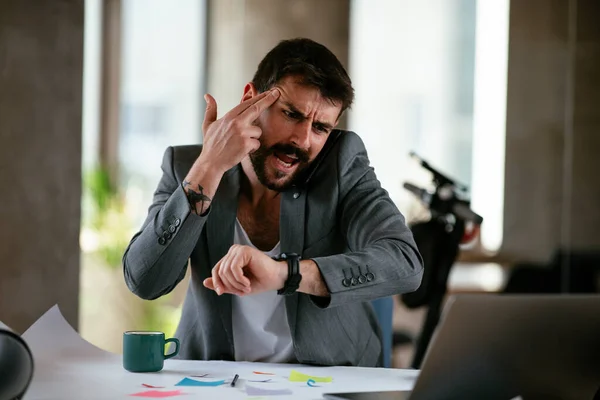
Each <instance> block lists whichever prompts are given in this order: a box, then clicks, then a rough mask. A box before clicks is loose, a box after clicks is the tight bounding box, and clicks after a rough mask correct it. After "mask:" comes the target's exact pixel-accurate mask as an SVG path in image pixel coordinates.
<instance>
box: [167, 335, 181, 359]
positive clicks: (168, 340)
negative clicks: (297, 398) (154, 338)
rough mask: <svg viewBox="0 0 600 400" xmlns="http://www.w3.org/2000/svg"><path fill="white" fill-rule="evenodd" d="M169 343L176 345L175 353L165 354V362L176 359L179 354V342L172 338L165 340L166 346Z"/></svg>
mask: <svg viewBox="0 0 600 400" xmlns="http://www.w3.org/2000/svg"><path fill="white" fill-rule="evenodd" d="M167 343H175V351H173V352H172V353H171V354H165V360H166V359H168V358H171V357H175V356H176V355H177V354H178V353H179V340H178V339H176V338H170V339H167V340H165V345H166V344H167Z"/></svg>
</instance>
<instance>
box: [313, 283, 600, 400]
mask: <svg viewBox="0 0 600 400" xmlns="http://www.w3.org/2000/svg"><path fill="white" fill-rule="evenodd" d="M518 396H521V397H522V398H523V399H524V400H529V399H550V400H551V399H561V400H570V399H573V400H575V399H577V400H582V399H590V400H592V399H600V296H598V295H495V294H479V295H478V294H469V295H458V296H453V297H450V298H449V299H448V303H447V305H446V308H445V313H444V315H443V316H442V319H441V322H440V325H439V326H438V329H437V330H436V333H435V334H434V336H433V338H432V341H431V344H430V346H429V348H428V350H427V353H426V355H425V358H424V360H423V363H422V368H421V372H420V374H419V377H418V379H417V380H416V382H415V386H414V388H413V390H412V391H410V392H408V391H407V392H391V391H390V392H370V393H367V392H365V393H327V394H324V397H325V398H326V399H330V400H405V399H409V400H431V399H489V400H495V399H498V400H509V399H513V398H515V397H518ZM595 396H597V397H595Z"/></svg>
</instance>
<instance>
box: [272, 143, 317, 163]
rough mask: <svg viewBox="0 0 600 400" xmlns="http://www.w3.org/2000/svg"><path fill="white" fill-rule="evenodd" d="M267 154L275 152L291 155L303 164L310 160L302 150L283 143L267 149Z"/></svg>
mask: <svg viewBox="0 0 600 400" xmlns="http://www.w3.org/2000/svg"><path fill="white" fill-rule="evenodd" d="M269 152H270V153H271V154H273V153H275V152H277V153H283V154H293V155H295V156H296V157H297V158H298V161H299V162H303V163H307V162H308V160H309V159H310V157H309V156H308V152H306V151H305V150H302V149H300V148H298V147H296V146H294V145H291V144H283V143H277V144H274V145H273V146H271V148H270V149H269Z"/></svg>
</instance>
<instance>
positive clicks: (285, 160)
mask: <svg viewBox="0 0 600 400" xmlns="http://www.w3.org/2000/svg"><path fill="white" fill-rule="evenodd" d="M273 156H274V158H275V160H276V163H277V164H278V165H279V166H281V167H283V168H284V169H290V168H292V167H293V166H294V165H296V164H298V162H299V160H298V156H296V155H295V154H286V153H281V152H277V151H276V152H274V153H273Z"/></svg>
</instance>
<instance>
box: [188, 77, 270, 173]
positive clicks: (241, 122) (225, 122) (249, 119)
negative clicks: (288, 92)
mask: <svg viewBox="0 0 600 400" xmlns="http://www.w3.org/2000/svg"><path fill="white" fill-rule="evenodd" d="M278 98H279V89H271V90H268V91H266V92H263V93H261V94H259V95H257V96H254V97H252V98H250V99H248V100H246V101H244V102H242V103H240V104H239V105H237V106H236V107H234V108H232V109H231V110H230V111H229V112H228V113H227V114H225V115H224V116H223V117H222V118H220V119H217V102H216V101H215V99H214V98H213V97H212V96H211V95H210V94H207V95H206V96H205V99H206V113H205V115H204V122H203V123H202V131H203V133H204V141H203V150H202V154H201V155H200V157H199V159H198V161H199V163H201V164H205V165H210V166H212V167H213V168H216V169H217V170H218V171H220V172H221V173H224V172H225V171H227V170H229V169H230V168H232V167H233V166H235V165H237V164H238V163H239V162H240V161H242V159H243V158H244V157H246V156H247V155H248V154H249V153H251V152H253V151H255V150H256V149H258V148H259V146H260V142H259V141H258V139H259V138H260V136H261V135H262V131H261V129H260V128H259V127H258V126H256V125H254V121H256V119H257V118H258V117H259V116H260V115H261V114H262V113H263V112H264V111H265V110H266V109H267V108H269V107H270V106H271V105H272V104H273V103H275V101H276V100H277V99H278Z"/></svg>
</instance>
